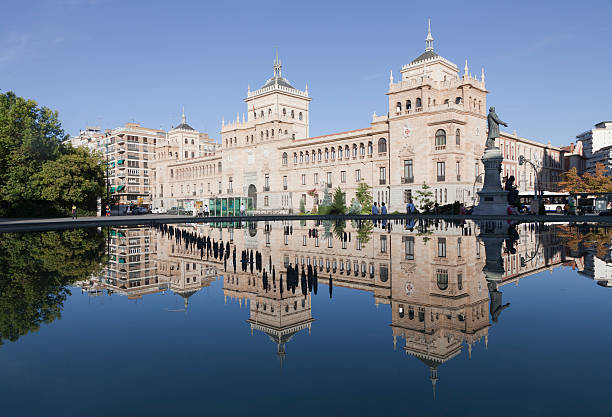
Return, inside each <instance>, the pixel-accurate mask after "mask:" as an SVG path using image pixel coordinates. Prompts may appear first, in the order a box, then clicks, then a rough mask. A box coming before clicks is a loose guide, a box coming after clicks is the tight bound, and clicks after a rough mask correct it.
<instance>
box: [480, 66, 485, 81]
mask: <svg viewBox="0 0 612 417" xmlns="http://www.w3.org/2000/svg"><path fill="white" fill-rule="evenodd" d="M480 81H482V82H483V83H484V82H485V76H484V67H483V68H482V72H481V73H480Z"/></svg>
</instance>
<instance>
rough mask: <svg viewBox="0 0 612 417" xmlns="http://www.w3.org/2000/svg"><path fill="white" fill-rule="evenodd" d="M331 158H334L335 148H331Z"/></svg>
mask: <svg viewBox="0 0 612 417" xmlns="http://www.w3.org/2000/svg"><path fill="white" fill-rule="evenodd" d="M331 159H332V161H333V160H334V159H336V148H331Z"/></svg>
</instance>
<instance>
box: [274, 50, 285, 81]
mask: <svg viewBox="0 0 612 417" xmlns="http://www.w3.org/2000/svg"><path fill="white" fill-rule="evenodd" d="M282 67H283V66H282V65H281V61H280V59H278V48H277V49H276V59H275V60H274V76H275V77H280V76H281V68H282Z"/></svg>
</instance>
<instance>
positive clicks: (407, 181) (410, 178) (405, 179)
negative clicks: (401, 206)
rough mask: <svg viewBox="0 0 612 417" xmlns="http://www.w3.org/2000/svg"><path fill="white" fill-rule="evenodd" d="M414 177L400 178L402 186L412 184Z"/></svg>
mask: <svg viewBox="0 0 612 417" xmlns="http://www.w3.org/2000/svg"><path fill="white" fill-rule="evenodd" d="M413 182H414V177H402V184H412V183H413Z"/></svg>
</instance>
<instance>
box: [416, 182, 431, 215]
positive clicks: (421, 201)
mask: <svg viewBox="0 0 612 417" xmlns="http://www.w3.org/2000/svg"><path fill="white" fill-rule="evenodd" d="M432 197H433V193H432V192H431V187H430V186H429V185H427V184H425V183H423V185H422V186H421V189H420V190H417V191H416V196H415V199H416V202H417V204H418V205H419V210H421V211H424V212H429V211H431V210H432V209H433V206H434V201H433V199H432Z"/></svg>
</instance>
